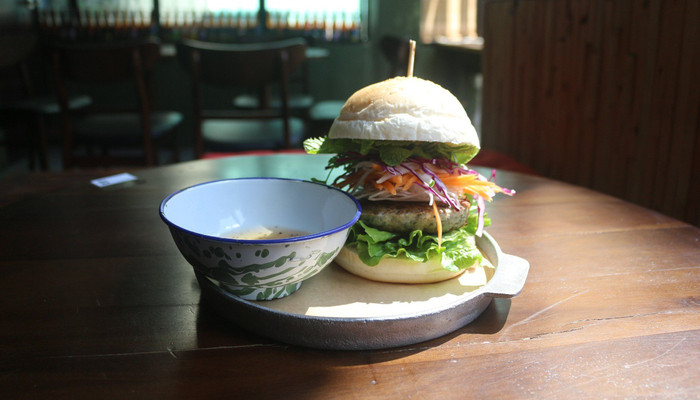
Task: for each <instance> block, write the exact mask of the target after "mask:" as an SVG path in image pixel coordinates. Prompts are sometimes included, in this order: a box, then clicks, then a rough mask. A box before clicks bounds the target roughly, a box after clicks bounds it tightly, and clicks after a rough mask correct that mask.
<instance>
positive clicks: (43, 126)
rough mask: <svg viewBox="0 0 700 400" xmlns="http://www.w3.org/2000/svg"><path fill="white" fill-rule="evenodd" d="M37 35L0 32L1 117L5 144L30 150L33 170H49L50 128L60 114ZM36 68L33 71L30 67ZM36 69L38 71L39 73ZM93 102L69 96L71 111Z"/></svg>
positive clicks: (29, 158)
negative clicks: (46, 76)
mask: <svg viewBox="0 0 700 400" xmlns="http://www.w3.org/2000/svg"><path fill="white" fill-rule="evenodd" d="M37 41H38V38H37V34H36V33H35V32H27V31H19V32H5V31H3V32H1V33H0V76H1V78H0V79H1V80H2V82H0V86H1V87H2V90H1V91H0V117H1V119H2V122H3V123H2V125H3V126H4V127H5V128H6V130H5V132H4V135H3V141H2V142H3V144H5V145H9V146H14V145H16V144H21V145H22V146H24V147H26V149H27V159H28V160H29V166H30V168H31V169H34V168H35V167H36V161H37V160H38V163H39V168H40V169H41V170H46V169H47V168H48V156H47V152H48V150H47V147H48V140H49V138H48V134H49V132H48V130H49V129H48V125H49V123H50V122H51V121H50V119H51V118H55V117H57V116H58V115H59V113H60V107H59V105H58V100H57V98H56V95H55V94H54V93H52V92H51V93H49V91H48V90H45V89H46V87H45V86H46V85H45V84H44V83H45V82H44V80H43V79H42V78H43V77H44V76H45V73H46V72H47V71H45V70H43V69H42V67H43V66H44V63H43V61H44V57H43V56H44V54H43V53H42V52H41V51H38V50H39V47H38V46H37ZM30 65H33V67H34V68H31V67H30ZM37 67H38V69H39V70H37ZM91 103H92V99H91V98H90V96H87V95H85V94H74V95H71V96H69V97H68V99H67V104H68V108H70V109H72V110H78V109H81V108H85V107H87V106H89V105H90V104H91Z"/></svg>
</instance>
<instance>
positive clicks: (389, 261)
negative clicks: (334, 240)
mask: <svg viewBox="0 0 700 400" xmlns="http://www.w3.org/2000/svg"><path fill="white" fill-rule="evenodd" d="M334 261H335V263H336V264H338V265H340V266H341V267H343V269H345V270H346V271H348V272H350V273H352V274H355V275H358V276H361V277H363V278H367V279H371V280H373V281H379V282H390V283H433V282H441V281H444V280H447V279H452V278H454V277H457V276H459V275H461V274H463V273H464V271H466V270H460V271H457V272H451V271H448V270H446V269H444V268H443V267H442V264H440V262H439V261H437V260H428V261H427V262H418V261H413V260H409V259H407V258H393V257H385V258H382V259H381V261H379V264H377V265H375V266H374V267H370V266H369V265H367V264H365V263H363V262H362V260H361V259H360V256H359V255H358V254H357V251H356V250H355V249H354V248H350V247H343V248H342V249H341V250H340V253H338V256H337V257H336V258H335V260H334Z"/></svg>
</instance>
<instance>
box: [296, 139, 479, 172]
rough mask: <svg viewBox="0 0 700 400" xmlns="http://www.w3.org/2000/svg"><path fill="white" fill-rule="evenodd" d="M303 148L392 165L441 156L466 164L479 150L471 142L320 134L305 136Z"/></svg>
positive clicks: (317, 152)
mask: <svg viewBox="0 0 700 400" xmlns="http://www.w3.org/2000/svg"><path fill="white" fill-rule="evenodd" d="M304 150H306V152H307V153H309V154H339V153H359V154H362V155H371V156H376V157H377V158H379V159H380V160H382V162H384V163H385V164H387V165H391V166H395V165H398V164H400V163H401V162H403V161H404V160H406V159H408V158H411V157H421V158H426V159H433V158H437V157H442V158H446V159H448V160H451V161H454V162H457V163H459V164H466V163H467V162H469V160H471V159H472V158H473V157H474V156H475V155H476V154H477V153H478V152H479V148H478V147H476V146H472V145H453V144H449V143H434V142H408V141H395V140H359V139H328V138H323V137H321V138H310V139H306V140H305V141H304Z"/></svg>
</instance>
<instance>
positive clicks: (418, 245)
mask: <svg viewBox="0 0 700 400" xmlns="http://www.w3.org/2000/svg"><path fill="white" fill-rule="evenodd" d="M477 218H478V216H477V212H476V207H472V209H471V210H470V214H469V220H468V223H467V225H465V226H464V227H462V228H460V229H456V230H453V231H451V232H448V233H446V234H444V235H443V236H442V247H438V239H437V235H430V234H426V233H423V232H422V231H420V230H414V231H413V232H411V233H409V234H407V235H398V234H396V233H393V232H388V231H383V230H380V229H376V228H373V227H371V226H368V225H366V224H365V223H364V222H362V221H358V222H357V223H356V224H355V225H353V227H352V228H351V229H350V235H349V236H348V240H347V242H346V245H347V246H351V247H355V249H356V250H357V253H358V255H359V257H360V259H361V260H362V262H364V263H365V264H367V265H369V266H375V265H377V264H378V263H379V261H380V260H381V259H382V258H383V257H394V258H397V257H405V258H408V259H410V260H414V261H419V262H425V261H428V259H430V258H434V257H440V260H441V264H442V267H443V268H445V269H446V270H448V271H459V270H463V269H466V268H469V267H471V266H472V265H473V264H474V263H475V262H477V261H481V259H482V255H481V252H480V251H479V250H478V249H477V247H476V238H475V237H474V233H475V232H476V227H477ZM490 223H491V221H490V220H489V219H488V218H486V220H485V225H486V226H488V225H490Z"/></svg>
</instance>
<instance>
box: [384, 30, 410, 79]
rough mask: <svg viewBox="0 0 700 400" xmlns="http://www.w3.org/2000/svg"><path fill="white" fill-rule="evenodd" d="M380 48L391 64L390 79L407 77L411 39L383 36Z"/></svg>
mask: <svg viewBox="0 0 700 400" xmlns="http://www.w3.org/2000/svg"><path fill="white" fill-rule="evenodd" d="M380 46H381V50H382V54H383V55H384V58H386V60H387V61H388V62H389V77H390V78H393V77H395V76H402V75H406V70H407V68H408V57H409V52H410V39H408V38H406V37H397V36H390V35H386V36H382V38H381V40H380Z"/></svg>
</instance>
